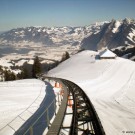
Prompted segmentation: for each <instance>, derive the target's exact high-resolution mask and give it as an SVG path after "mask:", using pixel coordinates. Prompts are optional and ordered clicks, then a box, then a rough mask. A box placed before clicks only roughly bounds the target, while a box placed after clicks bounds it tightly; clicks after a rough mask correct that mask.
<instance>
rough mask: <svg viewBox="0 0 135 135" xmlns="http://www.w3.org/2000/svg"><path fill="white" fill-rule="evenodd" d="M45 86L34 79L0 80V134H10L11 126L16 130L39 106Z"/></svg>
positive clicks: (11, 131)
mask: <svg viewBox="0 0 135 135" xmlns="http://www.w3.org/2000/svg"><path fill="white" fill-rule="evenodd" d="M45 87H46V85H45V83H44V82H42V81H40V80H36V79H26V80H19V81H13V82H12V81H11V82H0V108H1V109H0V134H1V135H12V134H13V133H14V131H13V129H12V128H14V129H15V130H17V129H18V128H19V127H21V126H22V124H23V123H24V122H25V121H26V120H27V119H28V118H29V117H30V116H31V115H32V114H33V113H34V112H35V111H36V110H37V109H38V108H39V106H40V104H41V102H42V100H43V99H44V97H45V94H46V92H45ZM30 112H31V113H30ZM20 117H21V118H22V119H24V121H23V120H22V119H21V118H20ZM7 124H9V126H7ZM10 126H11V127H12V128H10Z"/></svg>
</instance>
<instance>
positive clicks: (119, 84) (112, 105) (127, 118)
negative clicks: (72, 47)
mask: <svg viewBox="0 0 135 135" xmlns="http://www.w3.org/2000/svg"><path fill="white" fill-rule="evenodd" d="M95 55H96V52H93V51H83V52H81V53H78V54H76V55H74V56H72V57H71V58H70V59H68V60H66V61H65V62H63V63H61V64H60V65H59V66H58V67H56V68H55V69H52V70H51V71H50V72H49V73H48V75H49V76H54V77H61V78H65V79H69V80H71V81H73V82H75V83H76V84H78V85H79V86H80V87H81V88H82V89H83V90H84V91H85V93H86V94H87V95H88V97H89V98H90V100H91V101H92V103H93V105H94V107H95V109H96V111H97V113H98V116H99V118H100V120H101V122H102V125H103V128H104V130H105V133H106V135H123V134H124V133H127V134H134V133H135V63H134V62H132V61H129V60H127V59H123V58H119V57H117V58H116V59H102V60H100V59H94V57H95Z"/></svg>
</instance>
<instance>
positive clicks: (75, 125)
mask: <svg viewBox="0 0 135 135" xmlns="http://www.w3.org/2000/svg"><path fill="white" fill-rule="evenodd" d="M50 79H53V80H57V81H59V82H61V83H62V84H63V86H64V87H63V89H64V98H63V99H64V101H63V102H62V104H61V106H60V109H59V112H58V113H57V115H56V117H55V119H54V122H53V123H52V125H51V127H50V128H49V131H48V133H47V135H59V134H62V135H64V133H62V132H61V130H62V129H69V133H68V134H69V135H81V134H83V135H105V132H104V130H103V127H102V125H101V122H100V120H99V118H98V115H97V113H96V111H95V109H94V107H93V105H92V103H91V101H90V99H89V98H88V97H87V95H86V94H85V93H84V91H83V90H82V89H81V88H80V87H79V86H78V85H76V84H75V83H73V82H71V81H68V80H65V79H58V78H57V79H56V78H50ZM69 96H70V97H72V98H70V99H68V97H69ZM68 100H72V101H73V104H72V110H73V111H72V113H66V108H67V106H68ZM66 115H72V121H71V125H70V126H68V127H64V126H63V121H64V117H65V116H66Z"/></svg>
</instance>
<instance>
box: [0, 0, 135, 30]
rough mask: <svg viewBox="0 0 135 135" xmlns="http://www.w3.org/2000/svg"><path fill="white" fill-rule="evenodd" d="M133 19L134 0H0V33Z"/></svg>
mask: <svg viewBox="0 0 135 135" xmlns="http://www.w3.org/2000/svg"><path fill="white" fill-rule="evenodd" d="M126 17H128V18H134V19H135V0H0V31H4V30H9V29H12V28H17V27H26V26H46V27H51V26H84V25H89V24H91V23H94V22H97V21H105V20H111V19H112V18H114V19H124V18H126Z"/></svg>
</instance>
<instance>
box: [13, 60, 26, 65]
mask: <svg viewBox="0 0 135 135" xmlns="http://www.w3.org/2000/svg"><path fill="white" fill-rule="evenodd" d="M25 62H27V60H24V59H23V60H20V61H18V62H17V63H16V64H15V65H16V66H22V65H23V64H24V63H25Z"/></svg>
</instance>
